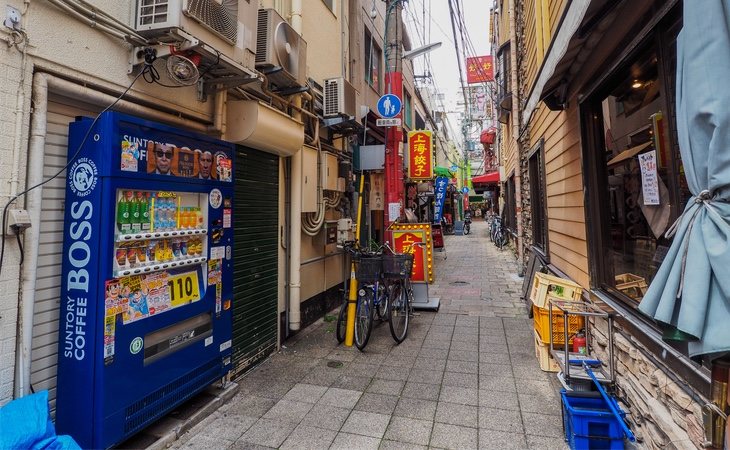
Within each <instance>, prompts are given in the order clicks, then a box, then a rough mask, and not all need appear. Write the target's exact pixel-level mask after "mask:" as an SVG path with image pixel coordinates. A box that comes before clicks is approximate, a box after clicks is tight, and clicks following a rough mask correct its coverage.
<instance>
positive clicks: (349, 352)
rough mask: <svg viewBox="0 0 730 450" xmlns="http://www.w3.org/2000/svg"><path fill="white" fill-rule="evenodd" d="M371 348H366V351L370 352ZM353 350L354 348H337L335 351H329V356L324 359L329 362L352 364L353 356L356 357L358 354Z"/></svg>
mask: <svg viewBox="0 0 730 450" xmlns="http://www.w3.org/2000/svg"><path fill="white" fill-rule="evenodd" d="M371 347H372V346H371ZM371 347H368V351H371ZM354 348H355V347H353V348H349V349H348V348H345V347H341V348H338V349H337V350H333V351H331V352H330V354H329V355H327V358H325V359H330V360H332V359H335V360H337V361H347V362H352V361H354V360H355V356H357V355H358V353H360V352H358V351H355V350H353V349H354Z"/></svg>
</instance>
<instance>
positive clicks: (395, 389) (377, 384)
mask: <svg viewBox="0 0 730 450" xmlns="http://www.w3.org/2000/svg"><path fill="white" fill-rule="evenodd" d="M405 384H406V382H405V381H400V380H381V379H379V378H375V379H374V380H373V381H372V383H370V385H369V386H368V388H367V389H366V390H365V392H368V393H371V394H383V395H395V396H398V395H400V392H401V391H402V390H403V386H404V385H405Z"/></svg>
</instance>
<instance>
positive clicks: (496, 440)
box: [479, 430, 527, 450]
mask: <svg viewBox="0 0 730 450" xmlns="http://www.w3.org/2000/svg"><path fill="white" fill-rule="evenodd" d="M526 448H527V442H525V435H524V434H517V433H505V432H503V431H492V430H479V449H480V450H482V449H484V450H524V449H526Z"/></svg>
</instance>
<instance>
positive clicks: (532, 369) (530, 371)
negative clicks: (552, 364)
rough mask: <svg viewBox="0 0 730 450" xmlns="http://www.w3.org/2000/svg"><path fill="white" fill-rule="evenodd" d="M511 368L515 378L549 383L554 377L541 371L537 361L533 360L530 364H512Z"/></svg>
mask: <svg viewBox="0 0 730 450" xmlns="http://www.w3.org/2000/svg"><path fill="white" fill-rule="evenodd" d="M533 358H534V355H533ZM512 367H513V369H514V373H515V378H523V379H529V380H539V381H549V379H550V378H551V377H555V374H552V373H549V372H544V371H543V370H541V369H540V365H539V364H538V362H537V360H534V361H533V362H532V363H531V364H512Z"/></svg>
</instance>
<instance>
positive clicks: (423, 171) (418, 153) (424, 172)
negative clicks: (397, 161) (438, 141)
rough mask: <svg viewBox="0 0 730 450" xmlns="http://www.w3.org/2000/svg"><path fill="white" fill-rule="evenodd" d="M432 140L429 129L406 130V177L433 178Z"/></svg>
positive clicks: (417, 178)
mask: <svg viewBox="0 0 730 450" xmlns="http://www.w3.org/2000/svg"><path fill="white" fill-rule="evenodd" d="M432 149H433V142H432V137H431V131H429V130H415V131H409V132H408V178H410V179H411V180H430V179H431V178H433V162H432V161H433V151H432Z"/></svg>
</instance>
